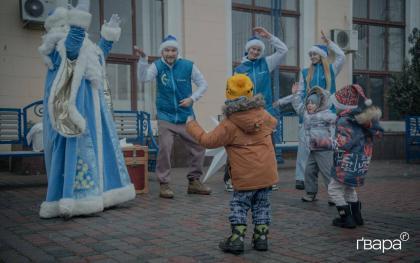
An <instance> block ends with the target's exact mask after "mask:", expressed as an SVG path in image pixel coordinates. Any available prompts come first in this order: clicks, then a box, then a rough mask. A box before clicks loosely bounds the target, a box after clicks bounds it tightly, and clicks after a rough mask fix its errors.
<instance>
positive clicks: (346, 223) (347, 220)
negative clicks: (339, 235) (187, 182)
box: [333, 205, 356, 228]
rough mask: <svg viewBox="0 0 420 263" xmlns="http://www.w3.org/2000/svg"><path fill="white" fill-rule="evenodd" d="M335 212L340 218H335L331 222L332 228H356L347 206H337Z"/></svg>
mask: <svg viewBox="0 0 420 263" xmlns="http://www.w3.org/2000/svg"><path fill="white" fill-rule="evenodd" d="M337 210H338V214H339V215H340V217H337V218H335V219H334V220H333V225H334V226H338V227H344V228H355V227H356V222H354V219H353V216H352V214H351V210H350V206H349V205H343V206H337Z"/></svg>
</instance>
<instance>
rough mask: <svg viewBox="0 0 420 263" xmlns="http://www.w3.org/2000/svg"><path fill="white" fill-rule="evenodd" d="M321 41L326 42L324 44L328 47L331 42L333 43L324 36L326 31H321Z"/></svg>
mask: <svg viewBox="0 0 420 263" xmlns="http://www.w3.org/2000/svg"><path fill="white" fill-rule="evenodd" d="M321 40H322V41H324V43H325V44H326V45H328V44H329V43H330V41H331V40H329V39H328V38H327V37H326V36H325V34H324V31H323V30H321Z"/></svg>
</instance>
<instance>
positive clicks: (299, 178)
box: [294, 31, 346, 190]
mask: <svg viewBox="0 0 420 263" xmlns="http://www.w3.org/2000/svg"><path fill="white" fill-rule="evenodd" d="M321 39H322V41H323V42H324V43H325V45H314V46H312V47H311V49H309V53H308V54H309V58H310V60H311V64H310V65H309V67H307V68H304V69H303V70H302V71H301V74H300V77H299V83H295V84H294V85H297V86H298V94H300V96H301V97H302V100H304V98H305V97H306V96H307V94H309V91H310V90H311V89H312V88H313V87H315V86H317V87H321V88H323V89H326V90H328V91H329V92H330V94H333V93H334V92H335V78H336V77H337V75H338V74H339V73H340V71H341V69H342V68H343V65H344V62H345V58H346V56H345V54H344V52H343V51H342V50H341V49H340V48H339V47H338V46H337V45H336V44H335V43H334V42H333V41H331V40H330V39H328V38H327V37H326V36H325V35H324V32H322V31H321ZM328 50H331V51H333V52H334V54H335V60H334V62H333V63H332V64H330V63H329V61H328ZM304 138H305V135H304V129H303V125H302V120H301V119H299V146H298V153H297V162H296V175H295V178H296V186H295V187H296V189H298V190H304V189H305V183H304V175H305V167H306V161H307V160H308V157H309V152H310V151H309V149H308V147H307V146H306V144H305V139H304Z"/></svg>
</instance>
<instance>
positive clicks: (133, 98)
mask: <svg viewBox="0 0 420 263" xmlns="http://www.w3.org/2000/svg"><path fill="white" fill-rule="evenodd" d="M130 1H131V10H132V12H131V23H132V24H131V25H132V26H131V41H132V43H131V44H132V46H135V45H136V44H137V37H136V35H137V33H136V32H137V26H138V25H137V23H138V22H139V21H137V17H140V16H137V14H136V10H137V9H136V0H130ZM154 1H160V2H162V36H161V38H163V34H164V32H165V31H164V25H165V23H164V22H165V18H164V14H165V9H164V8H165V7H164V0H154ZM98 2H99V23H101V21H104V19H106V18H105V16H104V8H105V3H104V0H99V1H98ZM140 22H141V21H140ZM101 26H102V24H100V25H99V28H100V27H101ZM157 58H159V57H158V56H149V59H148V62H149V63H152V62H153V61H155V60H156V59H157ZM138 60H139V57H137V56H135V55H134V53H133V50H132V52H131V54H122V53H114V52H112V49H111V53H110V54H109V55H108V57H107V58H106V63H111V64H124V65H129V66H130V74H131V86H130V108H131V110H137V82H138V80H137V62H138Z"/></svg>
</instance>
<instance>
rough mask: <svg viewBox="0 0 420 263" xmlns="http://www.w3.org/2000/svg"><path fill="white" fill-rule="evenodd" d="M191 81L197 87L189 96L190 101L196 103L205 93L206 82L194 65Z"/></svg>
mask: <svg viewBox="0 0 420 263" xmlns="http://www.w3.org/2000/svg"><path fill="white" fill-rule="evenodd" d="M191 80H192V81H193V82H194V84H195V85H196V86H197V90H196V91H195V92H194V93H193V94H192V95H191V99H192V100H193V101H194V102H196V101H198V100H199V99H200V98H201V97H202V96H203V95H204V93H205V92H206V90H207V88H208V84H207V81H206V80H205V79H204V76H203V74H201V72H200V70H199V69H198V67H197V66H196V65H195V64H194V65H193V69H192V73H191Z"/></svg>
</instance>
